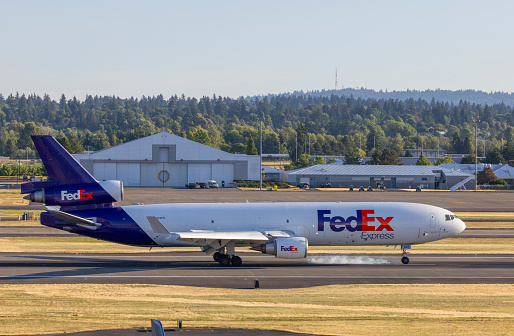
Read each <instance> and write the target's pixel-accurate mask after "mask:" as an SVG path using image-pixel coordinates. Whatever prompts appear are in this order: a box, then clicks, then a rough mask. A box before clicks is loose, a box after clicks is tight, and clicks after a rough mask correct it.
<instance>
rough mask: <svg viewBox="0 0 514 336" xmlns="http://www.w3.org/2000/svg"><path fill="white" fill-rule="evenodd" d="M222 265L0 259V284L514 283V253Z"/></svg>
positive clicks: (249, 260)
mask: <svg viewBox="0 0 514 336" xmlns="http://www.w3.org/2000/svg"><path fill="white" fill-rule="evenodd" d="M241 257H242V258H243V261H244V264H243V266H242V267H238V268H235V267H226V268H224V267H220V266H219V265H218V264H217V263H215V262H214V261H213V260H212V258H211V257H209V256H205V255H203V254H201V253H196V252H186V253H152V254H91V255H69V254H34V253H31V254H17V253H2V254H0V260H1V261H0V283H3V284H12V283H30V284H34V283H144V284H167V285H183V286H202V287H215V288H253V287H254V283H255V282H254V281H255V280H259V285H260V288H266V289H275V288H298V287H311V286H321V285H334V284H393V283H394V284H396V283H399V284H412V283H514V272H512V270H513V269H514V255H455V254H454V255H448V254H446V255H415V254H412V255H410V258H411V263H409V264H408V265H403V264H401V263H400V262H399V259H400V257H399V254H398V255H369V256H362V255H346V256H336V255H328V256H327V255H312V256H310V257H309V258H308V259H302V260H284V259H277V258H274V257H273V256H265V255H260V254H255V253H247V254H242V255H241Z"/></svg>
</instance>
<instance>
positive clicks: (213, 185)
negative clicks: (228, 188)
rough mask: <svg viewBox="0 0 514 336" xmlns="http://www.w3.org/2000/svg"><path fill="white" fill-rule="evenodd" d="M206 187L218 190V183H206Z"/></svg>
mask: <svg viewBox="0 0 514 336" xmlns="http://www.w3.org/2000/svg"><path fill="white" fill-rule="evenodd" d="M207 185H208V186H209V188H219V185H218V183H217V182H216V181H214V180H209V181H207Z"/></svg>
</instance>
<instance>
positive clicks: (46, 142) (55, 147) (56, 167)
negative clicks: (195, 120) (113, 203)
mask: <svg viewBox="0 0 514 336" xmlns="http://www.w3.org/2000/svg"><path fill="white" fill-rule="evenodd" d="M32 141H34V145H35V146H36V149H37V151H38V153H39V156H40V157H41V160H42V161H43V164H44V165H45V168H46V171H47V173H48V178H49V179H50V180H64V181H66V183H67V184H80V183H91V182H96V180H95V178H94V177H93V176H91V174H89V172H88V171H87V170H86V169H84V167H82V166H81V165H80V163H78V162H77V160H75V159H74V158H73V156H71V155H70V153H68V151H67V150H66V149H64V147H63V146H61V144H60V143H58V142H57V140H55V138H54V137H53V136H50V135H33V136H32Z"/></svg>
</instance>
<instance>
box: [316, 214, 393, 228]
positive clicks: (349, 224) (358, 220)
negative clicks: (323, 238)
mask: <svg viewBox="0 0 514 336" xmlns="http://www.w3.org/2000/svg"><path fill="white" fill-rule="evenodd" d="M331 213H332V212H331V211H330V210H318V231H325V223H329V224H330V230H332V231H334V232H341V231H343V230H345V229H346V230H348V231H350V232H355V231H384V230H385V231H394V230H393V228H392V227H391V226H390V225H389V223H391V221H392V220H393V218H394V217H386V218H383V217H375V216H371V215H373V214H375V210H357V214H356V216H349V217H348V218H346V219H345V218H344V217H341V216H334V217H331V216H330V214H331Z"/></svg>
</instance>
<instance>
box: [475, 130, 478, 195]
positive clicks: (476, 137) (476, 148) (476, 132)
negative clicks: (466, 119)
mask: <svg viewBox="0 0 514 336" xmlns="http://www.w3.org/2000/svg"><path fill="white" fill-rule="evenodd" d="M477 130H478V120H475V191H477V189H478V187H477V183H478V161H477V160H478V158H477V157H478V136H477V135H478V131H477Z"/></svg>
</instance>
